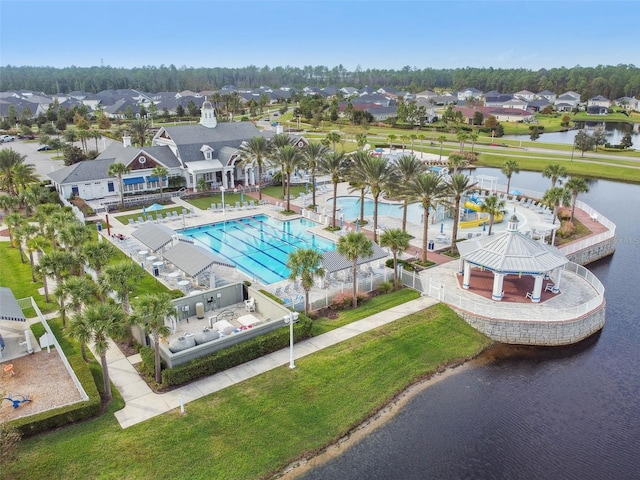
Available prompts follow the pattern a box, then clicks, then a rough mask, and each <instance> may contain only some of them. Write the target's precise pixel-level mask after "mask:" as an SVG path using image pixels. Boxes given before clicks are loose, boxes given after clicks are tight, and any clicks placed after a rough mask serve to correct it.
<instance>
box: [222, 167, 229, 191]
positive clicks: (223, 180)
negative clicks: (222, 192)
mask: <svg viewBox="0 0 640 480" xmlns="http://www.w3.org/2000/svg"><path fill="white" fill-rule="evenodd" d="M222 186H223V187H224V188H229V182H228V181H227V172H225V171H224V170H223V171H222Z"/></svg>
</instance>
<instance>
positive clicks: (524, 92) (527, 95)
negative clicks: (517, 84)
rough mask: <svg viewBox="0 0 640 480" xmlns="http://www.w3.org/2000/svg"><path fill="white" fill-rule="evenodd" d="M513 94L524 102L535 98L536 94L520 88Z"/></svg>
mask: <svg viewBox="0 0 640 480" xmlns="http://www.w3.org/2000/svg"><path fill="white" fill-rule="evenodd" d="M513 96H514V97H516V98H520V99H521V100H524V101H525V102H531V101H532V100H534V99H535V97H536V94H535V93H533V92H530V91H529V90H520V91H519V92H516V93H514V94H513Z"/></svg>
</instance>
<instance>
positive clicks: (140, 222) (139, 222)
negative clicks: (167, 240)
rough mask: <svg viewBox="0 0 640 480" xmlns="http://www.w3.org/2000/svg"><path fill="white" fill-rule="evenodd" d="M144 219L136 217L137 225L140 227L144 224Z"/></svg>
mask: <svg viewBox="0 0 640 480" xmlns="http://www.w3.org/2000/svg"><path fill="white" fill-rule="evenodd" d="M144 221H145V220H144V218H142V217H138V225H142V224H143V223H144Z"/></svg>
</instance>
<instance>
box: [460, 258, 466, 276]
mask: <svg viewBox="0 0 640 480" xmlns="http://www.w3.org/2000/svg"><path fill="white" fill-rule="evenodd" d="M464 265H465V261H464V258H462V257H460V259H459V260H458V273H459V274H462V272H463V271H464Z"/></svg>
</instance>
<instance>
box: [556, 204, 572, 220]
mask: <svg viewBox="0 0 640 480" xmlns="http://www.w3.org/2000/svg"><path fill="white" fill-rule="evenodd" d="M558 218H559V219H560V220H571V210H569V209H568V208H565V207H562V208H559V209H558Z"/></svg>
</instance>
